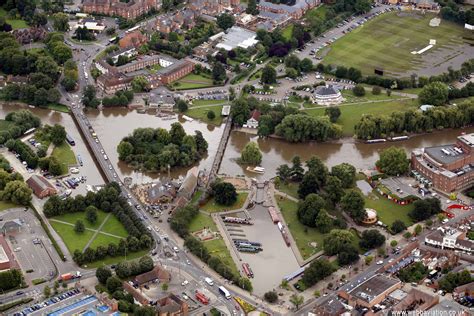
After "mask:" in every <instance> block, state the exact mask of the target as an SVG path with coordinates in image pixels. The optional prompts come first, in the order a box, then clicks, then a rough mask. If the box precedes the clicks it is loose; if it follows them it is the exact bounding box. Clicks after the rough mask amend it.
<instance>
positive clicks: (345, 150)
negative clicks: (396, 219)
mask: <svg viewBox="0 0 474 316" xmlns="http://www.w3.org/2000/svg"><path fill="white" fill-rule="evenodd" d="M18 108H19V107H18V106H16V105H11V104H6V105H5V104H4V105H2V104H0V117H2V118H3V117H5V115H6V114H7V113H9V112H12V111H15V110H17V109H18ZM29 110H31V111H32V112H33V113H34V114H35V115H37V116H39V117H40V118H41V121H42V122H43V124H50V125H52V124H61V125H63V126H64V127H65V128H66V131H67V132H68V133H69V134H70V135H71V136H72V137H73V138H74V139H77V140H80V139H81V137H80V134H79V130H78V129H77V127H76V125H75V124H74V121H73V120H72V117H71V116H70V115H69V114H65V113H60V112H54V111H50V110H45V109H39V108H35V109H29ZM87 116H88V118H89V120H90V122H91V124H92V126H93V127H94V129H95V131H96V133H97V135H98V137H99V139H100V141H101V143H102V145H103V146H104V149H105V151H106V153H107V155H108V156H109V159H110V161H111V163H113V164H114V165H116V166H117V171H118V173H119V176H120V177H121V178H122V179H123V178H124V177H126V176H129V177H132V179H133V182H134V183H143V182H149V181H152V180H154V179H157V178H158V177H160V176H164V175H166V174H159V173H142V172H140V171H135V170H133V169H131V168H129V167H128V166H127V165H126V164H124V163H122V162H119V160H118V154H117V145H118V143H119V142H120V140H121V139H122V138H123V137H125V136H127V135H128V134H130V133H132V131H133V130H134V129H135V128H138V127H152V128H158V127H162V128H166V129H169V128H170V126H171V124H172V123H173V122H176V121H178V120H177V119H173V120H163V119H161V118H158V117H156V116H154V115H152V114H140V113H137V112H136V111H129V110H127V109H124V108H115V109H105V110H104V111H96V110H93V111H88V112H87ZM179 121H180V122H181V124H183V127H184V129H185V130H186V132H187V133H191V134H192V133H194V131H195V130H199V131H201V132H202V133H203V135H204V137H205V139H206V140H207V142H208V143H209V149H208V155H207V156H206V157H205V158H204V159H203V160H201V161H200V162H199V164H198V165H199V168H200V169H204V168H206V169H208V170H209V168H210V166H211V164H212V160H213V158H214V155H215V153H216V151H217V147H218V144H219V140H220V137H221V135H222V132H223V126H220V127H216V126H213V125H208V124H205V123H201V122H199V121H193V122H189V121H185V120H183V119H179ZM461 132H466V133H469V132H474V128H468V129H463V130H447V131H442V132H436V133H432V134H426V135H419V136H414V137H412V138H410V139H409V140H407V141H402V142H397V143H391V142H387V143H378V144H364V143H357V142H355V141H353V140H352V139H344V140H343V141H342V142H341V143H305V144H292V143H289V142H286V141H284V140H279V139H273V138H268V139H258V137H256V136H254V135H250V134H245V133H242V132H232V133H231V136H230V139H229V142H228V144H227V148H226V151H225V154H224V159H223V161H222V164H221V168H220V170H219V173H225V174H229V175H239V174H246V175H248V176H251V177H255V176H256V175H255V174H253V173H249V172H247V171H245V167H242V166H240V165H239V164H237V163H236V162H235V159H236V158H239V157H240V151H241V150H242V148H243V147H244V146H245V144H246V143H247V142H249V141H251V140H255V141H257V142H258V144H259V147H260V149H261V151H262V152H263V154H264V155H263V161H262V166H263V167H264V168H265V169H266V170H265V174H264V175H262V176H261V177H262V178H271V177H273V176H274V175H275V173H276V169H277V168H278V166H279V165H281V164H283V163H291V159H292V158H293V156H295V155H299V156H300V157H301V158H302V160H306V159H308V158H310V157H311V156H312V155H317V156H319V157H320V158H321V159H322V160H323V161H324V162H325V163H326V164H327V165H328V166H329V167H331V166H334V165H337V164H339V163H342V162H348V163H350V164H352V165H354V166H355V167H356V168H360V169H363V168H371V167H373V166H374V164H375V161H377V159H378V155H379V152H380V151H381V150H383V149H385V148H387V147H390V146H392V145H396V146H399V147H403V148H404V149H405V150H406V151H407V153H408V154H409V153H410V152H411V151H412V150H413V149H414V148H419V147H426V146H436V145H441V144H447V143H452V142H455V140H456V137H457V136H459V134H460V133H461ZM73 149H74V151H75V153H76V154H80V155H81V157H82V159H83V161H84V167H82V168H80V169H81V175H85V176H87V178H88V181H87V183H88V184H102V183H103V181H104V180H103V179H102V176H101V175H100V173H99V172H98V170H97V168H96V167H95V168H90V166H92V165H93V163H94V162H93V160H92V157H91V155H90V154H89V152H88V150H87V148H86V146H85V144H84V142H83V141H76V146H75V147H73ZM187 169H188V168H182V169H174V170H172V172H171V176H172V177H176V176H179V175H185V174H186V171H187Z"/></svg>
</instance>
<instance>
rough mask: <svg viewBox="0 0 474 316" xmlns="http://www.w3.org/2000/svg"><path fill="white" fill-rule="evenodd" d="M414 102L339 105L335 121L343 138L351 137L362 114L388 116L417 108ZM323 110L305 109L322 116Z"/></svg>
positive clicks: (309, 112)
mask: <svg viewBox="0 0 474 316" xmlns="http://www.w3.org/2000/svg"><path fill="white" fill-rule="evenodd" d="M418 106H419V105H418V103H417V101H416V100H395V101H388V102H382V101H380V102H374V103H365V104H346V105H341V106H340V107H339V108H340V109H341V116H340V117H339V119H338V120H337V122H336V123H337V124H339V125H342V132H343V134H344V136H352V135H353V134H354V126H355V124H356V123H358V122H359V121H360V118H361V117H362V115H364V114H373V115H382V114H385V115H390V114H391V113H393V112H395V111H406V110H409V109H416V108H418ZM324 109H325V108H314V109H305V111H306V113H308V114H310V115H315V116H320V115H324Z"/></svg>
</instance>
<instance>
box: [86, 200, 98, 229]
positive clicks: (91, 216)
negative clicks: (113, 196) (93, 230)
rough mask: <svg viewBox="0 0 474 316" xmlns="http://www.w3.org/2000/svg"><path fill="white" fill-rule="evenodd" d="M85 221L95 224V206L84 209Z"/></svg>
mask: <svg viewBox="0 0 474 316" xmlns="http://www.w3.org/2000/svg"><path fill="white" fill-rule="evenodd" d="M86 219H87V221H88V222H89V223H91V224H94V223H95V222H97V208H96V207H95V206H93V205H90V206H88V207H87V208H86Z"/></svg>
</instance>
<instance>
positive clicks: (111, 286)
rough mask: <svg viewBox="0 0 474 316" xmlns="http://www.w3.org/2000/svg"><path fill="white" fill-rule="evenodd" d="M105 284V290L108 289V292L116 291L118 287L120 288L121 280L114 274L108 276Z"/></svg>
mask: <svg viewBox="0 0 474 316" xmlns="http://www.w3.org/2000/svg"><path fill="white" fill-rule="evenodd" d="M105 284H106V287H107V291H109V293H113V292H115V291H117V290H118V289H121V288H122V281H121V280H120V279H119V278H118V277H116V276H115V275H114V276H111V277H109V278H108V279H107V281H106V282H105Z"/></svg>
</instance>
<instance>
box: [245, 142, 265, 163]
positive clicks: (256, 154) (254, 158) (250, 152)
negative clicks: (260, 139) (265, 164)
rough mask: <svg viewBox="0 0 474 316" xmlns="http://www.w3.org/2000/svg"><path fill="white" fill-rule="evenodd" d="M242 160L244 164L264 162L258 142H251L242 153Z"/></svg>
mask: <svg viewBox="0 0 474 316" xmlns="http://www.w3.org/2000/svg"><path fill="white" fill-rule="evenodd" d="M240 162H242V163H244V164H251V165H259V164H260V163H261V162H262V153H261V152H260V149H259V148H258V144H257V143H256V142H249V143H247V144H246V145H245V147H244V149H242V151H241V153H240Z"/></svg>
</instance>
